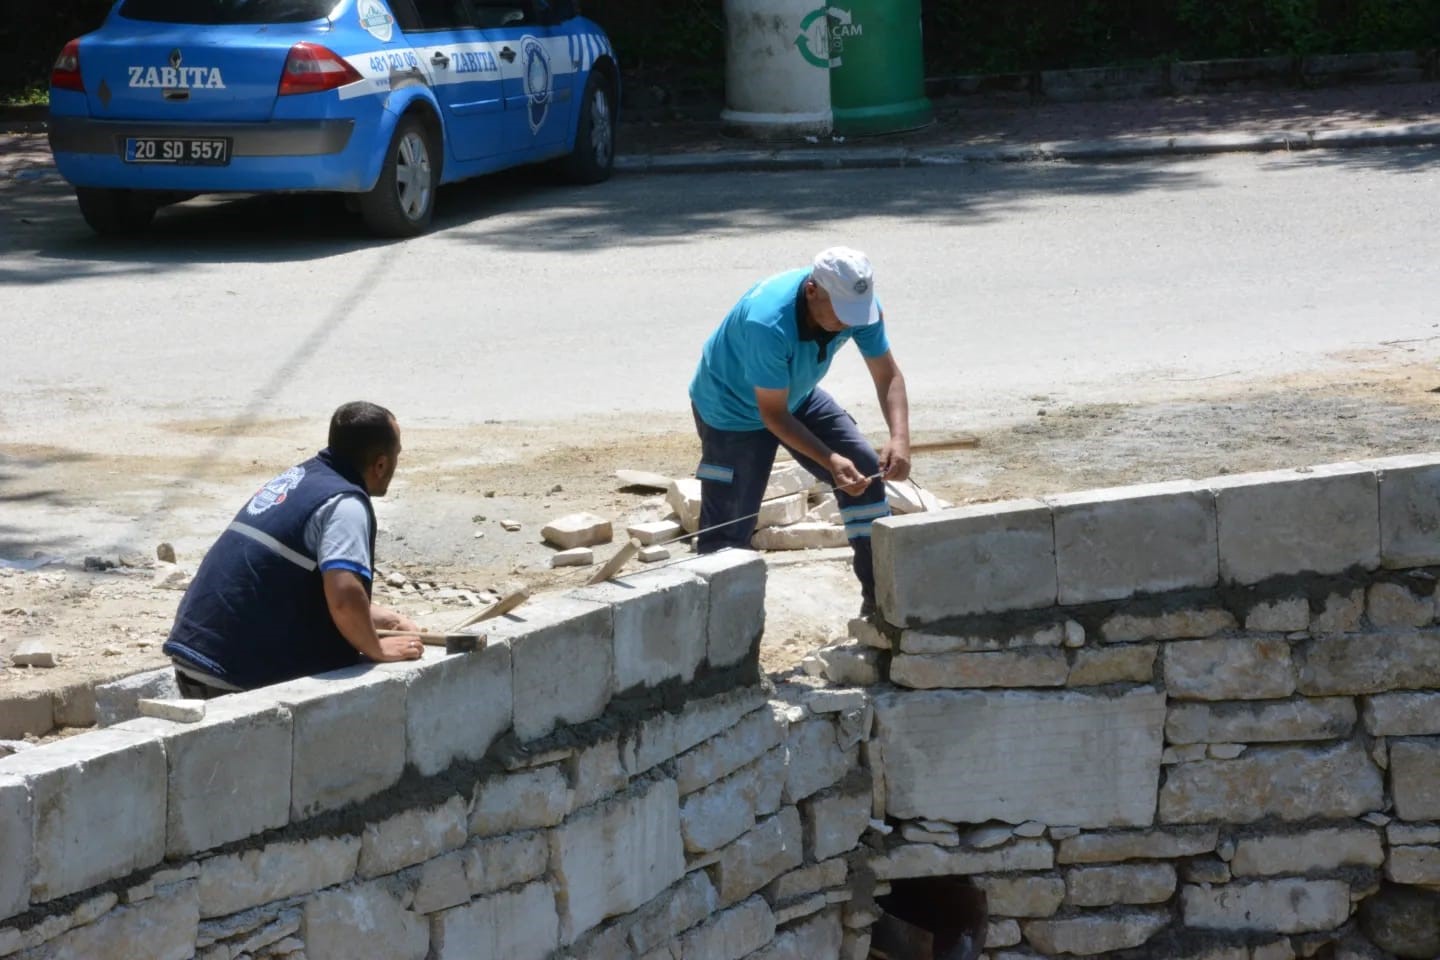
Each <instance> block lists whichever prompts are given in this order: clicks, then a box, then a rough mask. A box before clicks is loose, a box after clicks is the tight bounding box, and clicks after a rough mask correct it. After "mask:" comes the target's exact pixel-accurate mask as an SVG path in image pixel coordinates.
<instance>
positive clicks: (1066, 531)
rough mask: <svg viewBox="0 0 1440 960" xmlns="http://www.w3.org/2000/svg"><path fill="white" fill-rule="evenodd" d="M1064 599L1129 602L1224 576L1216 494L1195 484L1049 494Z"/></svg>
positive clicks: (1203, 584)
mask: <svg viewBox="0 0 1440 960" xmlns="http://www.w3.org/2000/svg"><path fill="white" fill-rule="evenodd" d="M1046 503H1048V504H1049V505H1050V509H1051V512H1052V513H1053V514H1054V516H1055V566H1056V569H1057V572H1058V576H1059V587H1060V602H1061V603H1063V604H1080V603H1095V602H1098V601H1101V600H1122V599H1124V598H1126V597H1129V596H1131V595H1133V594H1136V593H1163V592H1165V591H1168V590H1184V589H1189V588H1196V587H1208V586H1212V585H1213V584H1214V583H1216V581H1217V580H1218V579H1219V575H1220V555H1219V550H1218V548H1217V546H1216V544H1217V539H1216V524H1215V495H1214V494H1213V493H1211V492H1210V490H1209V489H1207V488H1206V487H1205V486H1203V485H1200V484H1196V483H1192V482H1190V481H1174V482H1170V483H1153V484H1145V485H1140V486H1133V487H1119V488H1114V489H1108V490H1089V491H1085V492H1082V493H1070V494H1064V495H1061V496H1055V497H1047V498H1046Z"/></svg>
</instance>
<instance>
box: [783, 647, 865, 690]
mask: <svg viewBox="0 0 1440 960" xmlns="http://www.w3.org/2000/svg"><path fill="white" fill-rule="evenodd" d="M800 667H801V669H802V670H804V671H805V672H806V673H807V674H809V675H810V676H812V677H824V678H825V679H826V680H829V681H830V682H831V683H836V684H841V685H842V686H848V687H868V686H870V685H872V684H876V683H879V682H880V651H879V650H877V649H875V648H873V647H870V646H867V645H865V644H861V643H858V642H855V643H837V644H834V645H833V646H828V647H821V648H820V649H819V650H816V651H815V652H814V653H812V654H809V655H808V656H806V657H805V658H804V659H803V660H801V661H800Z"/></svg>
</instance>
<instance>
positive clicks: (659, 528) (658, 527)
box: [625, 520, 685, 547]
mask: <svg viewBox="0 0 1440 960" xmlns="http://www.w3.org/2000/svg"><path fill="white" fill-rule="evenodd" d="M684 532H685V528H684V527H683V526H681V525H680V524H679V523H678V522H676V521H674V520H650V521H647V522H646V523H632V524H631V525H630V526H628V527H626V528H625V535H626V536H627V537H629V538H630V539H631V540H639V541H640V546H642V547H651V546H654V545H655V544H657V543H660V542H662V541H666V540H674V539H675V538H676V537H679V536H680V535H681V534H683V533H684Z"/></svg>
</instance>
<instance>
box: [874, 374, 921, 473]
mask: <svg viewBox="0 0 1440 960" xmlns="http://www.w3.org/2000/svg"><path fill="white" fill-rule="evenodd" d="M865 366H867V367H869V368H870V377H871V379H873V380H874V381H875V396H876V397H877V398H879V400H880V409H881V410H882V411H883V412H884V414H885V425H886V426H887V427H889V428H890V439H889V441H888V442H887V443H886V444H885V446H884V448H883V449H881V451H880V470H881V471H882V472H883V473H884V474H885V477H886V479H888V480H904V479H906V478H907V477H909V476H910V398H909V396H908V395H907V394H906V393H905V375H904V374H903V373H901V372H900V365H899V364H898V363H896V362H895V355H894V354H893V353H891V352H890V351H888V350H887V351H885V353H884V354H882V355H880V356H878V357H866V358H865Z"/></svg>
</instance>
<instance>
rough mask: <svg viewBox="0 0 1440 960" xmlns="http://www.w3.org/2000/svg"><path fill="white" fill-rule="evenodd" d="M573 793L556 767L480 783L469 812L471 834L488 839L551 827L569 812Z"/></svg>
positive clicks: (520, 772) (504, 776) (522, 772)
mask: <svg viewBox="0 0 1440 960" xmlns="http://www.w3.org/2000/svg"><path fill="white" fill-rule="evenodd" d="M573 799H574V791H572V790H571V788H570V785H569V783H568V782H567V781H566V779H565V774H564V772H563V771H562V770H561V769H560V768H559V767H558V766H552V767H540V768H539V769H536V770H524V771H518V772H515V773H511V774H508V775H501V776H494V777H491V778H489V779H487V780H482V781H480V785H479V786H478V787H476V788H475V802H474V804H473V805H472V806H471V810H470V832H471V833H472V834H475V835H476V836H482V837H488V836H494V835H496V834H501V833H510V832H511V831H514V830H532V829H535V828H538V827H553V826H555V825H557V824H558V823H560V821H561V820H564V819H565V817H566V816H567V815H568V814H569V813H570V810H571V807H572V801H573Z"/></svg>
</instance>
